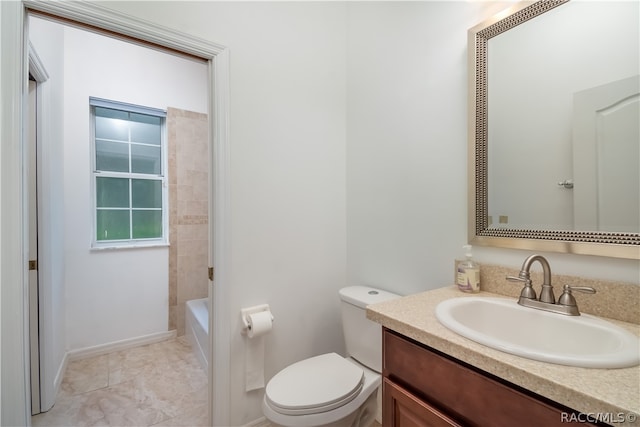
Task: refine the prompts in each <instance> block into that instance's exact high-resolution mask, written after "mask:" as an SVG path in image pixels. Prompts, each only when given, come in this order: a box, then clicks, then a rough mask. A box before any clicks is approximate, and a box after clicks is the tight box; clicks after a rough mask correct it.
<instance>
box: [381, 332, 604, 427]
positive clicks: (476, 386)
mask: <svg viewBox="0 0 640 427" xmlns="http://www.w3.org/2000/svg"><path fill="white" fill-rule="evenodd" d="M383 376H384V379H383V388H382V393H383V397H382V401H383V407H382V420H383V423H382V425H383V427H427V426H428V427H441V426H480V427H485V426H486V427H500V426H505V427H511V426H518V427H525V426H531V427H540V426H545V427H552V426H566V425H567V424H570V423H569V422H568V419H567V418H568V414H571V413H573V412H575V411H572V410H571V409H569V408H565V407H563V406H561V405H559V404H556V403H554V402H551V401H549V400H545V399H543V398H541V397H540V396H537V395H534V394H533V393H528V392H527V391H526V390H523V389H521V388H519V387H517V386H515V385H513V384H509V383H507V382H505V381H502V380H499V379H497V378H495V377H493V376H490V374H487V373H485V372H482V371H480V370H478V369H476V368H473V367H471V366H468V365H466V364H463V362H460V361H457V360H456V359H453V358H452V357H449V356H446V355H444V354H441V353H439V352H437V351H436V350H434V349H431V348H429V347H427V346H425V345H423V344H420V343H418V342H415V341H413V340H411V339H409V338H407V337H404V336H402V335H400V334H397V333H396V332H393V331H391V330H389V329H386V328H384V331H383ZM563 421H564V422H563ZM580 425H581V426H595V425H596V424H589V423H580Z"/></svg>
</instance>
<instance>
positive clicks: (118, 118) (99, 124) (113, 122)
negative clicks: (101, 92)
mask: <svg viewBox="0 0 640 427" xmlns="http://www.w3.org/2000/svg"><path fill="white" fill-rule="evenodd" d="M99 110H103V111H106V112H108V114H107V116H106V117H105V116H103V115H100V114H99ZM111 112H115V113H122V114H111ZM123 114H124V116H123ZM127 114H128V113H125V112H122V111H117V110H109V109H108V108H96V138H101V139H115V140H117V141H128V140H129V124H128V122H127Z"/></svg>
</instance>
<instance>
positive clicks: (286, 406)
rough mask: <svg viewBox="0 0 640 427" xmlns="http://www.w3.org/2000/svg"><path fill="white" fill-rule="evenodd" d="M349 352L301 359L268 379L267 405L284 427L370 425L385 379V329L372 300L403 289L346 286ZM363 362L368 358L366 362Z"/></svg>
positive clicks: (345, 327) (344, 306)
mask: <svg viewBox="0 0 640 427" xmlns="http://www.w3.org/2000/svg"><path fill="white" fill-rule="evenodd" d="M340 298H341V300H342V304H341V308H342V323H343V330H344V335H345V343H346V347H347V353H348V357H342V356H340V355H338V354H336V353H326V354H321V355H319V356H314V357H311V358H308V359H305V360H302V361H299V362H296V363H294V364H292V365H290V366H288V367H286V368H284V369H283V370H281V371H280V372H278V373H277V374H276V375H275V376H274V377H273V378H272V379H271V380H270V381H269V382H268V384H267V386H266V388H265V395H264V399H263V401H262V411H263V413H264V415H265V417H266V418H267V419H268V420H269V421H270V422H271V423H273V424H276V425H278V426H284V427H316V426H317V427H319V426H322V427H368V426H370V425H371V424H372V423H373V421H374V420H375V417H376V411H377V406H378V405H377V395H378V389H379V386H380V384H381V381H382V377H381V374H380V372H381V371H382V332H381V330H380V325H378V324H376V323H374V322H371V321H370V320H368V319H366V316H365V309H366V306H367V305H369V304H373V303H376V302H382V301H386V300H389V299H393V298H398V295H395V294H392V293H389V292H386V291H382V290H378V289H374V288H369V287H365V286H351V287H348V288H343V289H341V290H340ZM361 362H362V363H361Z"/></svg>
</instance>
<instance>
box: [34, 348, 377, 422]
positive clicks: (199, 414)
mask: <svg viewBox="0 0 640 427" xmlns="http://www.w3.org/2000/svg"><path fill="white" fill-rule="evenodd" d="M207 387H208V385H207V375H206V373H205V372H204V370H203V369H202V367H201V366H200V364H199V362H198V360H197V359H196V357H195V355H194V354H193V352H192V351H191V346H190V345H189V342H188V341H187V339H186V337H179V338H176V339H172V340H168V341H163V342H160V343H156V344H149V345H145V346H141V347H135V348H131V349H128V350H122V351H118V352H114V353H110V354H106V355H102V356H96V357H91V358H87V359H81V360H75V361H73V362H69V365H68V366H67V371H66V373H65V376H64V379H63V380H62V385H61V386H60V391H59V392H58V396H57V398H56V404H55V405H54V406H53V408H51V409H50V410H49V411H48V412H45V413H42V414H38V415H35V416H33V417H32V418H31V422H32V425H33V426H34V427H83V426H119V427H125V426H131V427H133V426H135V427H138V426H174V427H179V426H182V427H199V426H207V422H208V420H207V412H208V405H207ZM255 427H274V426H273V425H272V424H271V423H269V422H268V421H263V422H262V423H260V424H259V426H255ZM372 427H381V426H380V424H378V423H374V425H373V426H372Z"/></svg>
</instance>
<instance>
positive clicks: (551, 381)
mask: <svg viewBox="0 0 640 427" xmlns="http://www.w3.org/2000/svg"><path fill="white" fill-rule="evenodd" d="M469 296H471V294H465V293H462V292H460V291H458V290H457V288H456V287H454V286H449V287H445V288H439V289H435V290H431V291H427V292H422V293H419V294H415V295H409V296H406V297H402V298H399V299H395V300H391V301H386V302H382V303H379V304H373V305H370V306H368V307H367V317H368V318H369V319H371V320H373V321H375V322H377V323H380V324H381V325H383V326H385V327H387V328H389V329H391V330H394V331H396V332H398V333H400V334H402V335H405V336H407V337H409V338H412V339H414V340H416V341H418V342H420V343H422V344H425V345H427V346H429V347H432V348H435V349H436V350H440V351H441V352H443V353H446V354H448V355H450V356H452V357H455V358H456V359H458V360H462V361H464V362H466V363H469V364H471V365H473V366H475V367H477V368H479V369H482V370H483V371H486V372H489V373H491V374H493V375H496V376H498V377H500V378H502V379H504V380H506V381H509V382H511V383H513V384H517V385H519V386H521V387H524V388H526V389H527V390H531V391H533V392H534V393H537V394H539V395H542V396H545V397H547V398H549V399H551V400H554V401H556V402H558V403H561V404H563V405H566V406H568V407H570V408H572V409H575V410H577V411H580V412H582V413H584V414H600V413H603V414H615V416H616V417H617V416H618V414H622V417H624V418H625V420H626V421H625V422H624V423H614V425H615V426H619V425H625V426H640V366H635V367H633V368H622V369H590V368H575V367H570V366H562V365H556V364H552V363H545V362H538V361H536V360H530V359H525V358H523V357H519V356H515V355H511V354H508V353H503V352H501V351H498V350H494V349H492V348H489V347H486V346H484V345H482V344H478V343H476V342H474V341H471V340H469V339H467V338H464V337H462V336H460V335H458V334H456V333H455V332H453V331H451V330H449V329H447V328H446V327H444V326H443V325H442V324H440V322H439V321H438V320H437V319H436V317H435V307H436V306H437V305H438V303H439V302H441V301H443V300H446V299H450V298H464V297H469ZM473 296H480V297H498V298H507V299H513V298H509V297H505V296H503V295H498V294H494V293H490V292H480V293H478V294H473ZM606 320H608V321H610V322H612V323H614V324H616V325H619V326H621V327H623V328H625V329H627V330H629V331H631V332H633V333H635V334H636V335H640V325H636V324H632V323H626V322H621V321H617V320H612V319H606ZM594 345H598V343H594ZM634 418H635V419H634Z"/></svg>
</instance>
